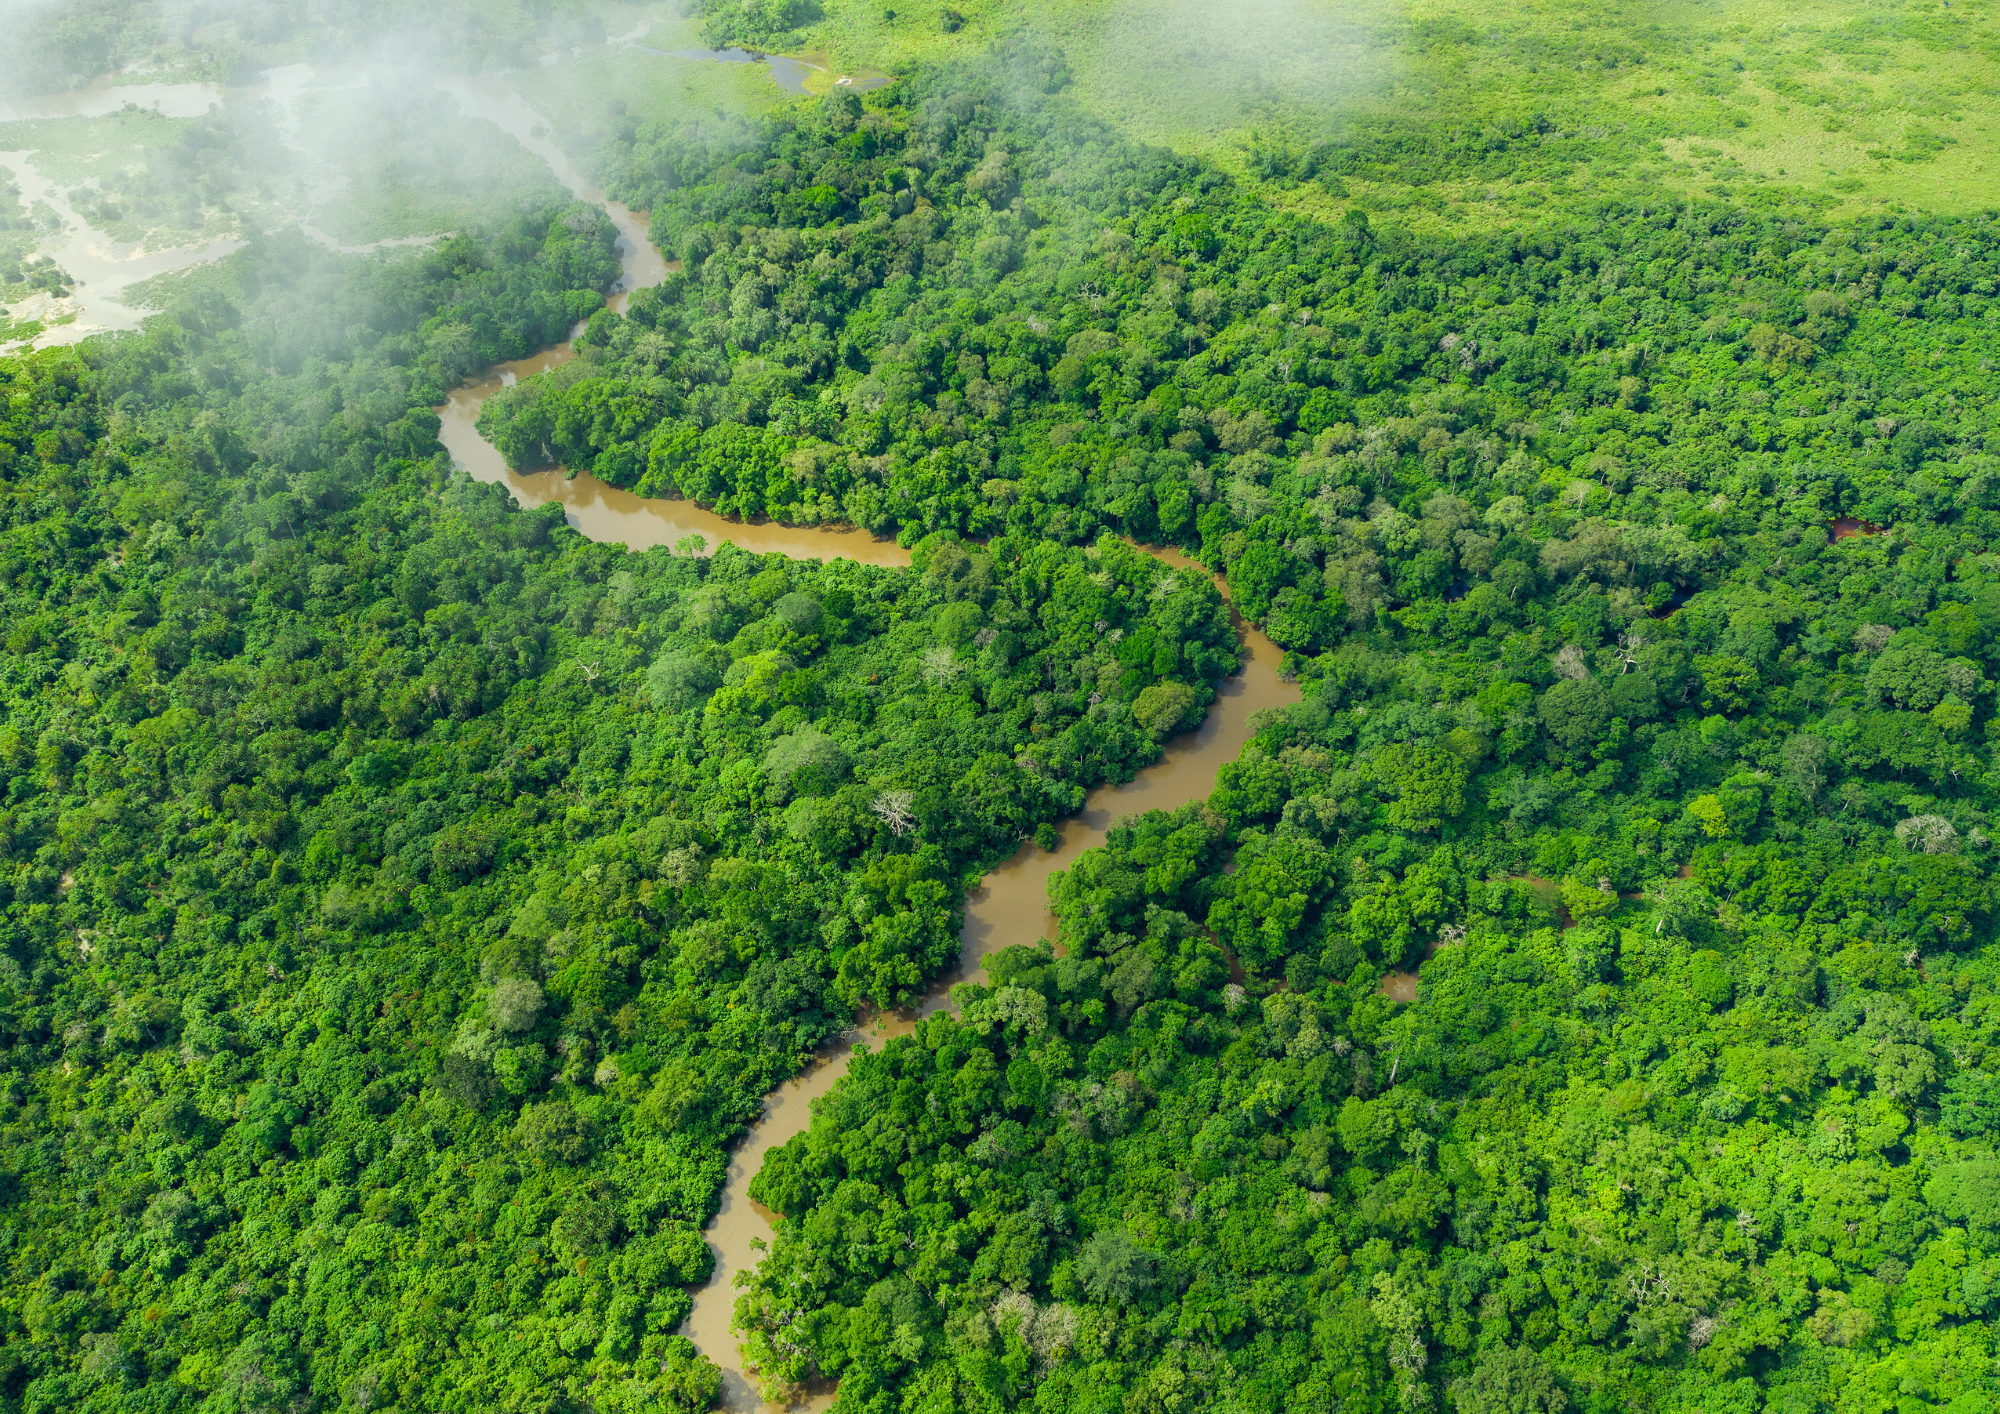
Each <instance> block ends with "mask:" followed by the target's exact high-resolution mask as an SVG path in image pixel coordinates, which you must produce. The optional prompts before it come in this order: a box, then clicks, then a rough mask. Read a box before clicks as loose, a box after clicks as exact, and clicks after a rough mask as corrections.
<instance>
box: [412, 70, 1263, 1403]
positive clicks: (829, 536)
mask: <svg viewBox="0 0 2000 1414" xmlns="http://www.w3.org/2000/svg"><path fill="white" fill-rule="evenodd" d="M496 87H497V86H496ZM452 91H453V93H454V96H457V97H459V100H460V102H461V103H463V104H465V105H466V108H467V111H468V112H478V113H479V114H480V115H481V116H489V117H492V118H493V119H494V121H496V122H499V123H500V124H501V126H502V127H504V128H506V129H507V130H508V131H509V132H510V133H512V134H513V135H514V136H515V137H517V138H519V139H521V140H522V141H523V142H524V143H526V144H528V145H529V146H530V147H531V149H532V150H534V151H536V152H538V153H541V154H542V155H543V156H544V157H547V158H549V165H550V168H551V170H552V171H554V172H555V174H556V175H557V177H558V178H559V179H561V180H562V181H563V183H564V185H566V186H568V187H569V189H570V190H571V192H573V193H574V194H575V195H576V196H577V197H578V199H580V200H584V201H592V202H597V203H600V204H602V205H604V206H605V208H606V209H607V210H608V211H609V212H610V213H611V217H612V219H613V220H614V221H615V222H617V224H618V228H619V231H620V241H619V256H620V259H621V260H622V261H623V262H624V268H625V274H624V278H623V279H622V280H621V281H620V283H619V288H618V291H617V293H615V294H614V295H613V304H614V307H622V306H623V303H624V299H625V297H626V296H628V295H629V294H630V292H631V291H632V290H634V289H639V288H643V287H644V286H646V285H648V284H651V283H654V282H656V281H658V280H659V279H661V278H663V277H664V275H665V273H666V269H667V266H666V262H665V261H664V260H662V259H661V257H660V254H659V252H658V251H656V250H655V249H654V248H653V247H652V245H651V244H650V243H649V242H648V241H647V239H646V231H645V224H644V222H643V220H642V219H641V218H639V217H637V216H635V215H633V214H632V213H631V212H629V211H627V210H625V209H624V208H623V207H621V206H619V205H617V203H615V202H607V201H605V199H604V194H603V193H602V192H601V191H598V190H597V189H596V188H594V187H592V186H590V185H589V184H588V183H587V182H585V181H584V180H583V179H582V178H581V177H580V176H579V175H578V174H577V173H576V172H575V171H574V170H573V169H572V168H571V167H570V164H569V163H568V161H567V160H566V159H564V158H563V157H562V155H561V153H559V152H556V151H555V150H554V149H553V148H551V147H549V145H548V144H547V143H546V142H545V141H543V140H541V139H540V138H539V137H538V136H537V135H536V129H537V127H538V124H537V122H536V120H535V118H534V114H533V112H532V111H531V110H529V109H528V108H527V106H526V104H524V103H522V102H521V100H520V99H519V98H517V97H514V96H513V95H512V94H510V93H506V92H505V91H504V90H502V91H499V92H495V91H492V90H488V91H486V92H483V93H482V92H479V91H477V90H474V89H472V88H471V86H469V85H467V86H463V87H457V86H455V87H453V89H452ZM475 105H477V106H475ZM572 356H573V352H572V350H571V349H570V347H569V345H568V344H561V345H558V346H557V347H555V348H552V349H547V350H544V351H543V352H542V353H539V354H537V355H535V356H534V357H532V358H527V359H522V360H519V361H518V362H515V363H510V364H503V365H501V366H500V367H498V368H496V369H493V370H492V371H491V372H490V373H488V375H487V376H486V377H485V378H483V379H481V380H480V381H479V382H477V383H473V384H469V385H467V386H466V387H463V388H460V389H459V390H457V391H456V392H454V393H453V394H452V395H451V399H450V401H449V402H448V403H447V404H446V405H445V406H444V407H442V408H440V409H439V410H438V412H439V416H440V420H441V423H442V428H441V433H440V435H441V437H442V439H443V441H444V444H445V446H446V447H447V448H448V449H449V450H450V452H451V454H452V458H453V460H455V461H456V462H457V463H458V464H459V465H460V466H461V467H463V468H464V469H465V470H466V471H467V472H468V473H469V474H470V475H472V476H473V477H475V478H476V479H478V480H480V481H488V482H494V483H497V484H500V485H503V486H506V487H507V488H508V489H509V490H510V491H511V492H512V493H513V495H514V498H515V500H517V501H519V502H520V503H521V504H522V505H526V506H536V505H544V504H546V503H548V502H550V501H557V502H560V503H561V504H562V506H563V509H564V512H565V514H566V515H567V517H568V520H569V523H570V524H571V525H572V526H574V527H576V529H578V530H579V531H581V532H582V533H583V534H585V535H587V536H589V537H590V538H591V539H593V540H598V541H603V542H606V543H622V544H624V545H625V546H627V547H628V548H631V549H645V548H648V547H651V546H655V545H667V546H673V545H677V544H679V543H681V542H682V541H683V539H684V538H685V537H687V536H689V535H700V536H702V537H703V539H704V540H705V541H706V542H707V544H708V546H709V547H711V548H712V547H713V546H714V545H715V544H716V543H718V542H720V541H724V540H727V541H730V542H731V543H733V544H736V545H739V546H742V547H743V548H744V549H746V550H755V551H758V552H760V553H770V552H772V551H776V552H778V553H781V554H785V555H793V556H799V557H803V558H810V559H831V558H836V557H844V558H847V559H852V560H858V561H861V562H863V563H867V564H876V565H905V564H908V563H909V560H910V554H909V551H907V550H905V549H903V548H901V547H900V546H898V545H896V544H895V543H894V542H893V541H887V540H878V539H875V538H874V537H873V536H871V535H869V534H868V533H867V532H866V531H862V530H857V529H854V528H852V527H837V528H836V527H810V526H784V525H772V524H751V525H746V524H743V523H741V522H737V521H731V520H727V519H725V518H724V517H722V516H719V515H716V514H715V513H714V512H712V511H706V510H703V509H702V508H701V507H699V506H696V505H694V504H693V503H692V502H689V501H667V500H648V499H644V498H641V497H638V496H635V495H633V494H632V493H631V492H629V491H621V490H618V489H617V488H616V487H613V486H609V485H606V484H605V483H604V482H602V481H599V480H598V479H597V478H595V477H593V476H588V475H579V476H576V477H574V478H568V477H565V476H564V475H563V473H562V472H561V471H559V470H550V471H541V472H529V473H522V472H516V471H514V470H512V469H510V468H509V467H508V466H507V464H506V462H505V460H504V459H503V458H502V457H501V455H500V453H499V452H498V451H497V450H496V449H495V448H494V447H493V446H492V445H491V444H490V443H488V442H487V441H486V440H485V439H484V438H483V437H481V436H480V435H479V431H478V428H477V426H476V423H477V420H478V416H479V408H480V405H481V404H483V403H484V402H485V401H486V399H487V398H489V397H491V396H493V394H495V393H496V392H498V391H500V390H501V389H502V388H505V387H509V386H511V385H512V384H513V383H514V382H515V381H516V380H518V379H520V378H524V377H528V376H530V375H532V374H535V373H539V372H541V371H543V370H544V369H548V368H553V367H554V366H556V365H557V364H559V363H561V362H563V361H564V360H566V359H568V358H570V357H572ZM1150 553H1152V554H1154V555H1156V556H1158V557H1159V558H1160V559H1161V560H1162V561H1164V562H1166V563H1168V564H1171V565H1174V566H1176V567H1178V568H1190V569H1197V570H1198V569H1199V568H1200V566H1199V565H1197V564H1196V563H1195V562H1194V561H1192V560H1191V559H1189V558H1188V557H1187V556H1185V555H1183V554H1181V553H1180V552H1178V551H1175V550H1159V549H1155V550H1151V551H1150ZM1237 627H1238V633H1239V636H1240V638H1241V641H1242V649H1243V656H1244V660H1245V661H1244V668H1243V671H1242V672H1241V673H1240V674H1238V675H1237V676H1235V677H1233V678H1230V679H1228V680H1226V681H1225V682H1223V683H1222V684H1221V685H1220V687H1219V695H1218V697H1217V699H1216V702H1215V705H1214V706H1213V707H1212V708H1211V709H1210V710H1209V713H1208V717H1207V719H1206V720H1205V721H1204V722H1203V723H1202V725H1201V726H1200V727H1199V728H1197V729H1196V730H1195V731H1193V732H1189V733H1185V734H1183V735H1182V736H1180V737H1177V738H1175V739H1174V740H1173V741H1172V742H1170V743H1169V744H1168V747H1167V750H1166V753H1165V755H1163V756H1162V757H1161V758H1160V760H1158V761H1156V762H1154V763H1153V765H1152V766H1150V767H1148V768H1147V769H1146V770H1144V771H1142V772H1140V774H1139V776H1138V778H1137V779H1135V780H1133V781H1131V782H1130V783H1128V784H1125V785H1113V786H1104V787H1101V788H1099V789H1098V790H1095V791H1093V792H1091V794H1090V796H1089V798H1088V799H1087V800H1086V801H1085V803H1084V808H1083V810H1082V812H1081V813H1080V814H1079V815H1077V816H1075V817H1074V818H1072V819H1071V820H1070V821H1068V823H1067V824H1066V825H1065V826H1064V827H1063V830H1062V838H1061V842H1060V844H1059V846H1058V847H1057V848H1056V849H1055V850H1053V851H1050V850H1043V849H1039V848H1037V847H1036V846H1035V845H1034V844H1032V843H1029V844H1024V845H1022V847H1021V848H1020V850H1019V851H1017V852H1016V853H1015V855H1014V856H1013V858H1011V859H1009V860H1008V861H1007V862H1006V863H1004V864H1002V865H1000V866H999V867H998V868H996V869H994V870H993V871H992V872H991V873H989V874H988V875H987V876H986V877H985V879H984V880H983V881H982V882H981V884H980V887H979V888H978V890H977V891H976V892H974V893H973V895H972V896H971V898H969V899H968V900H967V901H966V909H965V927H964V931H963V932H962V933H961V935H960V937H961V947H960V953H959V960H958V963H957V965H956V966H955V967H954V968H953V969H952V970H951V972H950V973H949V974H948V975H946V976H944V977H941V978H939V979H937V981H936V982H935V983H934V984H933V986H932V987H931V990H930V992H929V993H928V994H927V995H926V997H925V998H924V1000H923V1002H922V1003H921V1004H920V1005H919V1006H917V1007H916V1008H915V1009H913V1010H912V1011H910V1012H906V1013H898V1014H894V1015H888V1016H881V1017H877V1018H875V1019H874V1020H873V1021H872V1022H871V1023H870V1024H868V1025H867V1026H866V1027H865V1028H863V1029H862V1030H861V1031H859V1032H856V1033H851V1034H850V1035H849V1036H848V1037H847V1038H845V1039H844V1041H843V1042H842V1043H841V1044H839V1045H836V1046H830V1047H828V1048H827V1049H826V1050H824V1051H823V1052H822V1053H821V1054H820V1055H819V1056H818V1057H817V1058H815V1060H814V1061H813V1062H812V1063H811V1064H810V1065H809V1066H808V1068H807V1069H806V1070H805V1072H804V1073H803V1074H801V1075H799V1076H798V1077H797V1078H796V1079H794V1080H792V1081H791V1082H790V1083H789V1084H787V1085H785V1086H784V1087H782V1088H781V1089H779V1090H778V1091H776V1092H775V1093H773V1094H772V1095H771V1096H769V1097H768V1099H767V1100H766V1101H765V1105H764V1113H763V1117H762V1118H761V1119H759V1120H758V1122H757V1123H756V1124H754V1125H752V1126H751V1128H750V1132H749V1133H748V1134H747V1135H746V1136H745V1137H744V1139H743V1141H742V1143H741V1144H739V1145H738V1146H737V1149H736V1152H735V1154H734V1155H733V1156H732V1157H731V1161H730V1165H729V1175H728V1179H727V1182H726V1184H725V1186H724V1188H723V1192H722V1203H721V1209H720V1211H719V1212H718V1213H717V1215H716V1217H715V1220H714V1222H713V1223H711V1224H710V1226H709V1228H708V1239H709V1243H710V1245H711V1246H712V1247H713V1248H714V1250H715V1256H716V1263H715V1274H714V1275H713V1276H712V1277H711V1278H710V1279H709V1281H708V1283H707V1284H706V1285H705V1286H703V1287H702V1288H701V1289H700V1290H699V1291H697V1292H696V1293H695V1303H694V1311H693V1313H692V1314H691V1315H690V1316H689V1317H688V1321H687V1325H686V1327H685V1333H686V1334H687V1336H688V1337H689V1338H690V1339H691V1340H693V1341H694V1343H695V1345H696V1346H697V1347H698V1348H699V1349H700V1350H701V1352H702V1353H703V1354H704V1355H706V1356H707V1357H708V1358H709V1359H711V1360H713V1361H714V1362H715V1363H716V1364H717V1365H718V1366H719V1367H721V1369H722V1374H723V1388H722V1407H723V1408H725V1409H729V1410H741V1411H748V1410H768V1411H776V1410H780V1409H784V1408H787V1407H789V1408H792V1409H823V1408H825V1407H826V1406H827V1405H829V1404H830V1403H832V1395H831V1394H830V1393H826V1392H818V1393H812V1394H807V1395H802V1396H801V1397H799V1398H798V1399H797V1400H795V1401H794V1402H793V1403H792V1404H791V1405H789V1406H786V1405H782V1404H773V1403H767V1402H766V1401H765V1400H764V1399H763V1398H762V1396H761V1395H760V1394H759V1393H758V1390H757V1387H756V1384H755V1381H754V1379H753V1378H752V1376H751V1375H750V1374H749V1373H747V1372H746V1371H745V1370H744V1368H743V1361H742V1356H741V1354H740V1353H739V1351H738V1349H737V1344H736V1337H735V1334H734V1333H733V1332H732V1331H731V1330H730V1318H731V1315H732V1314H733V1311H734V1307H735V1301H736V1278H737V1276H738V1274H739V1273H742V1272H745V1271H748V1270H749V1268H750V1267H752V1266H753V1265H754V1264H755V1263H756V1261H757V1257H758V1249H757V1248H756V1246H754V1245H753V1244H755V1243H758V1242H760V1241H761V1242H763V1243H769V1242H770V1241H771V1238H772V1226H771V1218H772V1214H771V1213H770V1212H768V1211H767V1210H765V1209H763V1208H762V1207H760V1206H759V1205H758V1204H756V1203H753V1202H751V1201H750V1197H749V1187H750V1180H751V1178H752V1177H753V1176H754V1175H755V1174H756V1173H757V1171H758V1169H759V1168H760V1167H762V1165H763V1162H764V1155H765V1154H766V1153H767V1152H768V1151H769V1150H770V1149H771V1148H772V1147H773V1146H774V1145H779V1144H783V1143H784V1142H785V1141H786V1140H788V1139H790V1138H791V1137H792V1136H793V1135H795V1134H797V1133H799V1132H800V1131H801V1130H803V1129H804V1128H805V1127H806V1125H807V1123H808V1122H809V1121H810V1120H811V1118H812V1102H813V1101H814V1100H815V1099H817V1098H818V1097H819V1096H821V1095H824V1094H826V1093H827V1092H828V1091H829V1090H831V1089H832V1088H833V1086H834V1085H835V1083H836V1082H838V1081H839V1079H840V1078H841V1076H843V1075H845V1074H846V1073H847V1067H848V1063H849V1062H850V1061H851V1060H852V1058H853V1055H854V1047H855V1046H856V1045H857V1044H859V1043H862V1042H866V1043H868V1044H870V1045H873V1046H879V1045H880V1044H881V1043H882V1042H883V1041H885V1040H888V1039H890V1038H891V1037H894V1036H899V1035H903V1034H905V1033H907V1032H908V1031H910V1030H911V1028H912V1027H913V1026H914V1025H915V1024H916V1021H917V1019H918V1018H920V1017H922V1016H926V1015H929V1014H930V1013H932V1012H935V1011H939V1010H942V1009H944V1008H946V1007H947V1006H948V1004H949V991H950V988H951V987H952V985H953V984H955V983H957V982H960V981H963V980H966V979H968V978H971V977H974V976H976V975H977V974H978V973H979V972H980V970H981V968H982V966H983V964H984V959H985V957H986V955H987V954H988V953H990V952H992V951H994V950H996V949H998V948H1003V947H1006V946H1009V945H1010V944H1013V943H1025V942H1033V941H1034V940H1036V939H1038V938H1051V939H1052V938H1054V936H1055V917H1054V915H1053V914H1051V913H1050V912H1049V906H1048V887H1049V877H1050V876H1051V875H1052V874H1054V873H1055V872H1056V871H1057V870H1058V869H1065V868H1068V867H1069V866H1070V865H1071V864H1073V863H1074V862H1075V861H1076V859H1077V857H1078V856H1079V855H1081V854H1082V853H1083V852H1084V851H1085V850H1087V849H1091V848H1094V847H1095V846H1097V845H1099V844H1101V843H1103V841H1104V836H1105V832H1106V831H1107V830H1108V829H1109V828H1110V827H1111V825H1112V823H1113V822H1114V821H1116V820H1118V819H1120V818H1122V817H1124V816H1127V815H1132V814H1136V813H1138V812H1140V811H1144V810H1170V809H1173V808H1174V807H1176V806H1179V805H1184V804H1186V803H1187V802H1188V801H1191V800H1198V799H1200V798H1202V797H1203V796H1206V795H1207V794H1208V793H1209V791H1210V790H1211V789H1212V788H1213V786H1214V784H1215V773H1216V770H1217V769H1218V768H1219V767H1220V766H1222V765H1223V763H1225V762H1227V761H1232V760H1234V759H1235V758H1236V756H1237V753H1238V752H1240V751H1241V750H1242V748H1243V745H1244V743H1245V742H1247V741H1248V740H1249V739H1250V737H1251V735H1252V731H1251V719H1252V717H1253V716H1254V715H1255V714H1256V713H1257V712H1259V711H1261V710H1262V709H1264V708H1267V707H1277V706H1282V705H1284V704H1285V703H1289V702H1296V701H1297V700H1298V698H1299V692H1298V689H1297V688H1296V687H1294V686H1293V685H1292V684H1290V683H1287V682H1284V681H1281V680H1280V679H1279V677H1278V661H1279V658H1280V656H1281V654H1280V652H1279V650H1278V648H1277V646H1276V645H1275V644H1273V643H1272V642H1271V641H1270V640H1269V639H1268V638H1266V637H1265V636H1264V635H1263V634H1261V633H1258V632H1256V631H1255V630H1254V629H1250V628H1248V627H1247V626H1245V625H1243V624H1241V623H1240V622H1239V624H1238V626H1237Z"/></svg>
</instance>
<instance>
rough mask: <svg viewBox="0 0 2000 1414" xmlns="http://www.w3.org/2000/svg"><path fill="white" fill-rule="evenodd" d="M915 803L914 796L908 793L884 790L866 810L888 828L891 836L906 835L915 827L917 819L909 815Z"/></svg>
mask: <svg viewBox="0 0 2000 1414" xmlns="http://www.w3.org/2000/svg"><path fill="white" fill-rule="evenodd" d="M916 803H917V798H916V796H915V795H913V794H911V793H910V792H909V791H906V790H885V791H883V792H882V793H881V794H880V795H878V796H876V797H875V801H874V804H872V805H870V806H869V807H868V808H869V809H870V810H873V811H874V812H875V814H876V816H877V818H879V819H880V820H881V821H882V823H883V824H885V825H887V826H888V827H889V832H890V833H891V834H895V835H907V834H908V833H909V832H910V831H912V830H914V829H916V827H917V817H916V816H915V815H914V814H913V813H911V807H912V806H914V805H915V804H916Z"/></svg>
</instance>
